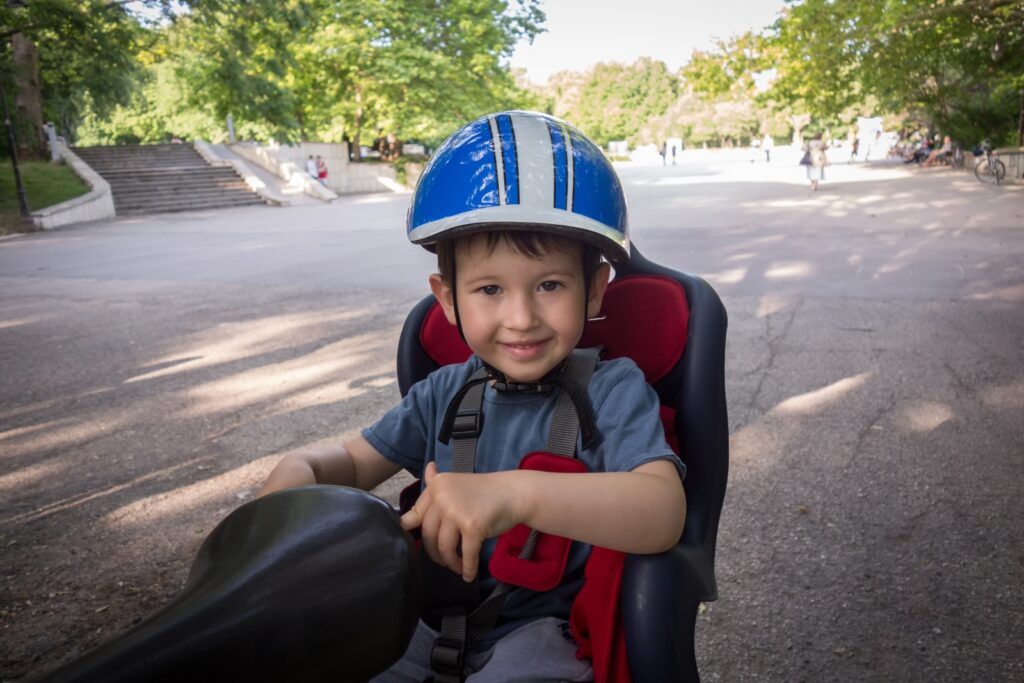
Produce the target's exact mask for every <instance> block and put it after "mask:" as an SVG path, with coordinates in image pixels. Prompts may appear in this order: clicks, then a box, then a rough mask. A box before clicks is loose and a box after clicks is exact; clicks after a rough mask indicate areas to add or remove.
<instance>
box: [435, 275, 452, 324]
mask: <svg viewBox="0 0 1024 683" xmlns="http://www.w3.org/2000/svg"><path fill="white" fill-rule="evenodd" d="M430 291H431V292H433V293H434V298H435V299H437V303H439V304H441V310H443V311H444V317H445V318H447V319H448V322H450V323H451V324H452V325H457V324H458V323H457V322H456V321H455V302H454V301H453V300H452V297H453V295H454V292H453V291H452V288H451V287H450V286H449V285H448V283H447V282H445V281H444V278H442V277H441V275H440V274H438V273H434V274H433V275H431V276H430Z"/></svg>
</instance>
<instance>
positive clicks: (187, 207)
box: [114, 195, 264, 215]
mask: <svg viewBox="0 0 1024 683" xmlns="http://www.w3.org/2000/svg"><path fill="white" fill-rule="evenodd" d="M257 204H264V202H263V201H261V200H260V199H259V198H258V197H256V196H255V195H253V197H252V198H251V199H250V198H245V197H242V198H234V199H219V200H207V201H201V202H197V201H188V202H180V201H179V202H151V203H123V202H122V203H120V204H119V203H118V202H116V201H115V202H114V208H115V210H116V211H117V213H118V215H123V214H129V213H170V212H174V211H193V210H196V211H198V210H203V209H221V208H228V207H232V206H255V205H257Z"/></svg>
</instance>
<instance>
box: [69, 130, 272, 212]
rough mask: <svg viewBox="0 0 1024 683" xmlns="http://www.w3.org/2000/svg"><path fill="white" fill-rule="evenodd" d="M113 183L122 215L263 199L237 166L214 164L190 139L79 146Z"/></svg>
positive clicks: (116, 206) (80, 153) (88, 161)
mask: <svg viewBox="0 0 1024 683" xmlns="http://www.w3.org/2000/svg"><path fill="white" fill-rule="evenodd" d="M73 151H74V152H75V154H77V155H78V156H79V158H81V159H82V161H84V162H85V163H86V164H88V165H89V166H90V167H92V169H93V170H94V171H96V172H97V173H99V174H100V175H101V176H103V179H104V180H106V181H107V182H108V183H110V191H111V193H112V194H113V196H114V209H115V210H116V211H117V215H119V216H123V215H126V214H141V213H164V212H169V211H193V210H197V209H214V208H223V207H228V206H248V205H251V204H262V203H264V202H263V200H262V199H261V198H260V197H259V195H257V194H255V193H253V192H252V191H251V190H250V189H249V187H248V186H247V185H246V184H245V181H243V180H242V179H241V178H239V177H238V176H237V175H236V174H235V172H234V170H233V169H232V168H230V167H226V166H210V165H209V164H207V163H206V161H205V160H204V159H203V158H202V157H201V156H199V153H198V152H196V150H195V148H194V147H192V145H188V144H166V145H120V146H117V147H75V148H74V150H73Z"/></svg>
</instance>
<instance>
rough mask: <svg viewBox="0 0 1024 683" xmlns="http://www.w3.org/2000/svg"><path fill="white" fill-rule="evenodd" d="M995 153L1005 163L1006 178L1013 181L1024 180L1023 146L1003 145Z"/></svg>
mask: <svg viewBox="0 0 1024 683" xmlns="http://www.w3.org/2000/svg"><path fill="white" fill-rule="evenodd" d="M996 153H997V154H998V155H999V158H1000V159H1002V161H1003V163H1004V164H1006V178H1007V180H1010V181H1013V182H1015V183H1019V182H1022V181H1024V147H1004V148H1002V149H998V150H996Z"/></svg>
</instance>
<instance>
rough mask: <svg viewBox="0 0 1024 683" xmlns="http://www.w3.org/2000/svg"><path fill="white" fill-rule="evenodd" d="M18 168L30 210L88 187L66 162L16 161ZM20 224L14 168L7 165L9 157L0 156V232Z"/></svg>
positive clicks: (54, 202)
mask: <svg viewBox="0 0 1024 683" xmlns="http://www.w3.org/2000/svg"><path fill="white" fill-rule="evenodd" d="M18 169H19V170H20V171H21V181H22V183H23V184H24V185H25V194H26V196H27V197H28V208H29V209H31V210H32V211H38V210H39V209H45V208H46V207H48V206H53V205H54V204H60V203H61V202H64V201H67V200H69V199H74V198H75V197H79V196H81V195H83V194H85V193H86V192H88V191H89V186H88V185H86V184H85V183H83V182H82V180H81V178H79V177H78V176H77V175H75V172H74V171H72V170H71V168H70V167H69V166H67V165H66V164H54V163H50V162H48V161H19V162H18ZM21 227H22V221H21V210H20V208H19V207H18V191H17V188H16V187H15V185H14V169H13V168H12V167H11V160H10V159H6V158H0V234H2V235H6V234H8V233H11V232H17V231H19V229H21Z"/></svg>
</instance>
